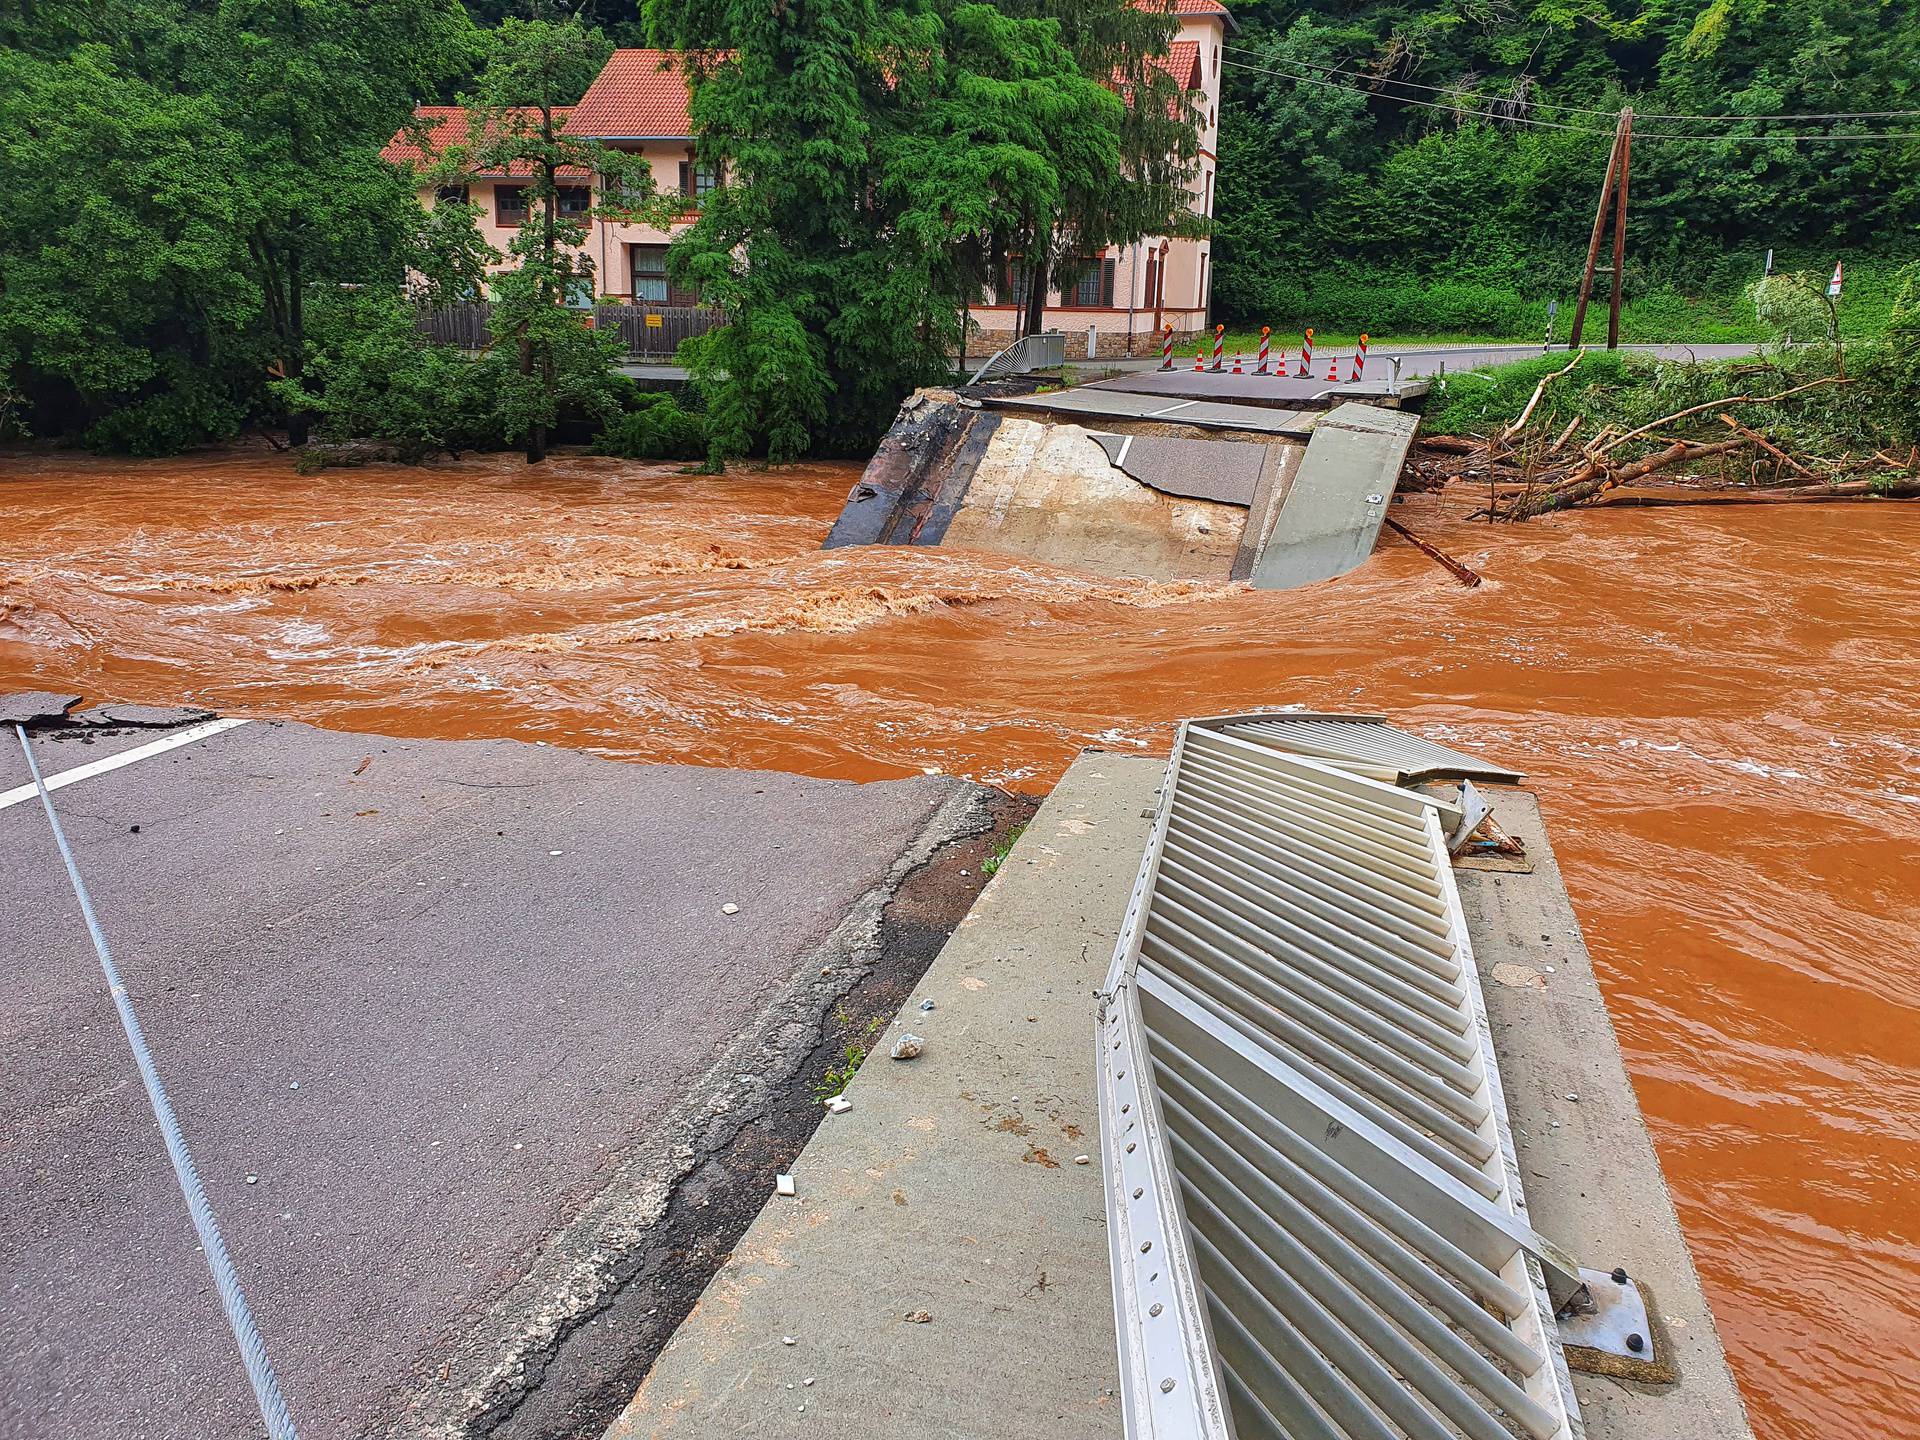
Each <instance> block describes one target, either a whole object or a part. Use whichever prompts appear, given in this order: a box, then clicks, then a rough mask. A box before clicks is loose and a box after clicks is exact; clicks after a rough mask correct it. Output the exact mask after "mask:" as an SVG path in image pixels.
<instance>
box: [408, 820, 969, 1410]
mask: <svg viewBox="0 0 1920 1440" xmlns="http://www.w3.org/2000/svg"><path fill="white" fill-rule="evenodd" d="M955 783H956V785H957V786H958V788H956V789H955V790H954V792H953V793H952V794H951V795H949V796H948V797H947V798H946V799H945V800H943V801H941V802H940V804H939V805H938V806H936V807H935V808H934V811H933V813H932V814H931V815H930V816H929V817H928V818H927V820H926V822H925V824H923V825H922V827H921V829H920V831H919V833H918V834H917V835H916V836H915V838H914V840H913V842H912V844H910V845H909V846H908V847H907V848H906V849H905V850H903V851H902V852H901V853H900V855H899V856H898V857H897V858H896V859H895V860H894V863H893V864H892V866H891V867H890V868H889V869H888V872H887V874H886V875H885V877H883V878H882V879H881V880H880V881H879V882H878V883H877V884H875V885H874V886H873V887H872V888H871V889H870V890H868V891H867V893H866V894H865V895H863V896H862V897H861V898H860V899H859V900H858V901H856V902H855V904H854V906H853V907H852V909H850V910H849V911H848V913H847V915H846V917H845V918H844V919H843V920H842V921H841V922H840V924H839V925H837V926H836V927H835V928H834V930H833V931H832V933H830V934H829V935H828V936H827V937H826V939H825V940H823V941H822V942H821V943H820V944H819V946H818V947H816V948H815V950H814V951H813V953H812V954H810V955H808V956H807V957H806V958H805V959H803V960H802V961H801V962H800V964H799V966H798V968H797V969H796V972H795V978H794V980H793V981H792V982H791V983H790V984H789V985H788V986H787V988H786V989H784V990H783V991H781V992H780V993H779V994H778V995H776V996H774V997H773V999H771V1000H770V1001H769V1002H768V1003H767V1005H766V1006H765V1007H763V1009H762V1010H761V1011H760V1013H759V1014H758V1016H756V1017H755V1019H754V1021H753V1023H752V1024H750V1025H748V1026H747V1027H745V1028H744V1029H742V1030H741V1032H740V1033H739V1034H738V1035H737V1036H736V1037H735V1038H734V1040H733V1042H732V1043H731V1044H730V1045H729V1046H728V1047H727V1048H726V1050H725V1051H723V1052H722V1053H721V1054H720V1056H719V1057H718V1058H717V1059H716V1060H715V1061H714V1063H713V1064H712V1065H711V1066H710V1067H709V1068H708V1070H707V1072H706V1074H705V1075H704V1076H703V1077H702V1078H701V1080H700V1081H699V1083H698V1084H697V1085H695V1086H694V1087H692V1090H691V1092H690V1095H689V1097H688V1098H689V1101H690V1102H691V1103H687V1104H685V1105H684V1107H683V1109H682V1111H681V1114H682V1115H683V1116H684V1117H688V1118H682V1119H680V1120H678V1121H677V1122H675V1123H673V1124H672V1125H671V1126H670V1128H668V1129H666V1130H664V1131H662V1132H660V1133H658V1134H656V1135H655V1136H653V1137H652V1138H651V1139H650V1140H648V1141H646V1142H645V1143H643V1144H642V1145H640V1146H638V1147H637V1148H636V1149H634V1150H633V1151H631V1152H629V1154H628V1155H627V1156H626V1157H625V1158H624V1160H622V1161H621V1163H620V1164H619V1165H618V1167H617V1168H615V1169H614V1170H613V1171H612V1172H611V1173H610V1174H609V1175H608V1176H607V1179H606V1182H605V1184H604V1185H603V1186H602V1187H601V1189H600V1190H599V1192H598V1193H597V1194H596V1195H594V1196H593V1197H592V1198H591V1199H590V1200H588V1201H587V1202H586V1204H585V1205H584V1206H583V1207H582V1208H581V1209H580V1210H579V1211H578V1212H577V1213H576V1214H575V1215H574V1216H573V1218H572V1219H571V1220H570V1221H569V1222H568V1223H567V1224H566V1225H565V1226H564V1227H563V1228H562V1229H560V1230H559V1231H558V1232H556V1233H555V1234H554V1235H553V1236H551V1237H550V1238H549V1239H548V1241H547V1243H546V1245H545V1246H544V1248H543V1249H542V1250H541V1251H540V1253H539V1254H538V1255H536V1256H535V1257H533V1258H532V1260H531V1261H530V1262H529V1263H528V1265H527V1266H526V1268H525V1269H524V1270H523V1271H522V1273H521V1274H520V1276H519V1278H518V1279H517V1280H516V1281H515V1282H514V1283H513V1284H512V1285H510V1286H509V1287H508V1288H507V1289H506V1290H505V1291H503V1292H502V1293H501V1294H500V1295H499V1296H497V1297H496V1298H495V1300H494V1302H493V1303H492V1304H491V1305H490V1306H489V1307H488V1309H487V1311H486V1313H485V1314H484V1315H483V1316H482V1317H481V1318H480V1319H479V1320H478V1321H476V1322H475V1323H473V1324H472V1325H470V1326H469V1327H468V1329H467V1330H466V1332H465V1334H463V1335H462V1336H460V1337H459V1339H458V1340H457V1341H456V1342H455V1344H454V1345H453V1347H452V1349H451V1352H450V1353H448V1354H445V1355H443V1356H442V1357H440V1359H441V1363H440V1367H439V1370H438V1372H437V1374H434V1375H427V1374H421V1375H418V1376H417V1377H416V1379H417V1382H418V1386H419V1388H418V1389H417V1391H416V1393H415V1394H414V1396H413V1398H412V1399H411V1400H410V1401H408V1402H407V1403H406V1405H405V1407H404V1409H403V1410H402V1411H401V1413H400V1414H399V1415H398V1416H397V1417H396V1418H395V1419H394V1420H393V1421H392V1422H391V1423H390V1424H389V1425H388V1426H387V1427H386V1428H385V1430H384V1431H383V1432H382V1433H384V1434H385V1435H387V1436H388V1437H391V1440H401V1437H407V1440H468V1437H472V1436H476V1435H484V1434H487V1433H489V1432H490V1431H491V1430H493V1429H494V1428H495V1427H497V1426H498V1425H499V1424H500V1422H501V1421H502V1420H504V1419H505V1418H506V1417H507V1416H509V1415H511V1414H512V1412H513V1411H514V1409H515V1408H516V1407H517V1406H518V1404H519V1402H520V1401H521V1400H522V1399H523V1398H524V1397H525V1396H526V1395H527V1394H528V1393H529V1392H530V1391H532V1390H533V1389H534V1388H535V1387H537V1386H538V1385H539V1383H540V1380H541V1376H542V1374H543V1372H544V1370H545V1368H546V1365H547V1362H548V1361H549V1360H550V1359H551V1358H552V1357H553V1356H554V1355H555V1354H556V1352H557V1351H558V1350H559V1348H560V1347H561V1345H562V1344H563V1343H564V1342H565V1341H566V1339H567V1338H568V1336H569V1335H571V1334H572V1333H573V1332H574V1331H575V1330H577V1329H578V1328H579V1327H580V1326H582V1325H584V1324H586V1323H587V1322H588V1321H589V1320H591V1319H592V1318H593V1317H594V1315H595V1314H596V1313H597V1312H598V1311H600V1310H601V1309H603V1308H604V1307H605V1306H606V1305H607V1303H608V1302H609V1301H610V1300H611V1298H612V1297H613V1296H614V1295H616V1294H617V1293H618V1292H619V1290H620V1288H621V1287H622V1286H623V1285H624V1284H625V1283H626V1281H627V1278H628V1277H629V1275H630V1274H631V1273H632V1269H633V1267H634V1265H635V1264H636V1263H637V1261H638V1260H639V1259H640V1258H641V1257H643V1256H644V1254H645V1253H646V1251H647V1250H648V1249H649V1248H650V1246H651V1245H653V1244H654V1243H655V1241H656V1236H657V1231H658V1229H659V1227H660V1226H661V1224H662V1222H663V1221H664V1220H665V1218H666V1216H667V1212H668V1209H669V1207H670V1206H671V1204H672V1201H673V1197H674V1194H675V1192H676V1191H677V1190H678V1189H679V1187H680V1186H681V1184H682V1183H683V1182H684V1181H686V1180H687V1179H688V1178H689V1177H690V1176H691V1175H693V1174H694V1173H695V1172H696V1171H697V1170H698V1169H699V1168H700V1167H701V1166H702V1165H703V1164H704V1163H705V1161H706V1160H707V1158H708V1157H709V1156H711V1155H713V1154H714V1153H716V1152H717V1151H719V1150H721V1149H722V1148H724V1147H725V1146H726V1145H727V1144H728V1143H729V1142H730V1141H731V1140H732V1139H733V1138H734V1137H735V1136H736V1135H738V1133H739V1132H740V1131H741V1130H742V1129H743V1128H744V1127H746V1126H747V1125H749V1124H751V1123H752V1122H753V1121H754V1120H755V1119H756V1118H758V1117H760V1116H762V1115H764V1114H765V1113H767V1111H768V1110H769V1109H770V1108H771V1106H772V1104H773V1102H774V1100H775V1099H776V1098H777V1097H778V1096H780V1095H782V1094H784V1093H785V1092H786V1091H787V1090H788V1089H789V1088H790V1087H791V1086H792V1085H793V1083H794V1082H795V1080H796V1079H797V1078H798V1077H799V1076H800V1074H801V1073H802V1072H803V1071H804V1070H805V1068H806V1066H807V1064H808V1063H809V1061H810V1059H811V1058H812V1056H813V1054H814V1051H815V1049H816V1048H817V1044H818V1042H819V1040H820V1038H821V1036H822V1035H823V1033H824V1029H825V1025H826V1021H827V1018H828V1016H829V1015H830V1014H831V1012H832V1010H833V1008H834V1006H835V1004H836V1003H837V1002H838V1001H839V1000H840V999H841V998H842V997H843V996H844V995H846V994H847V993H848V992H849V991H851V990H852V989H853V988H854V987H855V986H856V985H858V984H859V982H860V981H861V979H862V978H864V977H865V976H866V975H867V973H868V972H869V971H870V969H871V968H872V966H873V963H874V961H875V959H876V958H877V956H878V952H879V947H880V944H881V941H882V926H883V921H884V919H885V916H886V911H887V907H888V905H889V903H890V902H891V901H892V899H893V896H894V895H895V893H896V892H897V891H898V890H899V888H900V886H901V885H902V884H903V883H904V882H905V881H906V880H907V878H908V877H909V876H910V875H912V874H913V873H914V872H915V871H917V870H919V869H920V868H921V867H923V866H925V865H927V864H928V863H929V862H931V861H932V860H933V859H934V858H935V856H936V855H937V854H938V852H939V851H941V850H942V849H944V848H946V847H947V846H949V845H952V844H956V843H959V842H962V841H964V840H967V839H969V838H971V837H973V836H977V835H979V834H981V833H982V832H983V831H985V830H987V829H990V828H991V827H992V824H993V819H992V815H991V813H990V809H989V806H990V803H991V799H992V796H993V792H992V791H990V790H988V789H987V788H986V787H984V786H979V785H973V784H970V783H967V782H955ZM796 1036H799V1037H803V1039H802V1040H801V1043H794V1041H795V1037H796ZM769 1058H772V1059H774V1060H775V1061H776V1062H777V1063H776V1064H774V1065H772V1066H769V1065H768V1060H769ZM823 1113H824V1111H820V1110H818V1109H816V1112H815V1119H816V1121H817V1119H818V1116H819V1115H820V1114H823ZM692 1117H699V1118H692ZM802 1143H804V1137H803V1138H802ZM771 1193H772V1180H771V1176H769V1179H768V1194H769V1196H770V1195H771ZM757 1213H758V1211H757V1210H754V1209H750V1210H749V1212H748V1217H747V1218H748V1220H749V1222H750V1221H751V1219H752V1217H753V1215H754V1214H757ZM720 1259H724V1256H721V1257H716V1262H715V1263H716V1266H717V1264H718V1263H719V1260H720ZM526 1317H531V1318H530V1319H528V1318H526Z"/></svg>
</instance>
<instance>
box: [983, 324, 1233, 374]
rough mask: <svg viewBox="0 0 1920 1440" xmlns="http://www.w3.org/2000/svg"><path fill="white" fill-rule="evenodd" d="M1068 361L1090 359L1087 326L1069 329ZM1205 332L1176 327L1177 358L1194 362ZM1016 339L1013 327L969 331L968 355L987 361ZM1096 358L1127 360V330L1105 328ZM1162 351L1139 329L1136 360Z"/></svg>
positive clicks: (1098, 338) (1097, 336) (1134, 351)
mask: <svg viewBox="0 0 1920 1440" xmlns="http://www.w3.org/2000/svg"><path fill="white" fill-rule="evenodd" d="M1066 333H1067V364H1069V365H1072V364H1075V363H1078V362H1084V361H1085V360H1086V359H1087V330H1086V327H1085V326H1084V325H1083V326H1081V327H1080V328H1079V329H1078V330H1071V329H1070V330H1068V331H1067V332H1066ZM1201 333H1202V332H1200V331H1198V330H1185V331H1181V330H1176V331H1174V332H1173V353H1174V355H1175V357H1176V358H1177V357H1178V356H1180V355H1181V354H1182V353H1183V352H1184V354H1185V355H1186V357H1187V359H1188V362H1189V363H1191V362H1192V358H1193V347H1194V346H1195V345H1196V344H1198V343H1199V340H1200V335H1201ZM1013 341H1014V334H1013V332H1012V331H1011V330H969V331H968V333H967V358H968V359H969V360H985V359H986V358H987V357H988V356H989V355H992V354H995V353H996V352H998V351H1001V350H1004V349H1006V347H1007V346H1009V345H1011V344H1012V343H1013ZM1094 341H1095V348H1096V350H1097V354H1096V356H1095V358H1096V359H1100V360H1120V359H1124V358H1125V357H1126V356H1127V355H1128V353H1129V351H1128V349H1127V335H1126V332H1125V331H1124V330H1121V331H1110V330H1101V331H1098V332H1096V334H1095V336H1094ZM1159 353H1160V341H1159V340H1158V339H1156V338H1155V337H1154V336H1153V335H1151V334H1149V333H1148V332H1147V331H1145V330H1136V331H1135V332H1134V334H1133V349H1132V351H1131V354H1132V355H1133V357H1134V358H1135V359H1142V358H1145V357H1148V356H1155V355H1158V354H1159Z"/></svg>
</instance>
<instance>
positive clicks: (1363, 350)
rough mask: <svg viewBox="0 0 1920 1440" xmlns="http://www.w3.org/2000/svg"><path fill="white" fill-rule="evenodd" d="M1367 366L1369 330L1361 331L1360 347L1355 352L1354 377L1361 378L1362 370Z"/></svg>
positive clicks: (1355, 379)
mask: <svg viewBox="0 0 1920 1440" xmlns="http://www.w3.org/2000/svg"><path fill="white" fill-rule="evenodd" d="M1366 368H1367V332H1366V331H1364V330H1362V331H1361V332H1360V348H1359V349H1358V350H1356V351H1354V352H1353V379H1354V381H1356V382H1357V381H1358V380H1359V379H1360V372H1361V371H1363V370H1365V369H1366Z"/></svg>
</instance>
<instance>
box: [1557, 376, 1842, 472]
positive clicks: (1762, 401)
mask: <svg viewBox="0 0 1920 1440" xmlns="http://www.w3.org/2000/svg"><path fill="white" fill-rule="evenodd" d="M1849 383H1851V382H1849V381H1847V380H1843V379H1842V378H1841V377H1840V376H1838V375H1824V376H1822V377H1821V378H1820V379H1818V380H1813V381H1809V382H1808V383H1807V384H1805V385H1796V386H1794V387H1793V389H1791V390H1782V391H1781V392H1780V393H1779V394H1778V395H1729V396H1727V397H1726V398H1725V399H1723V400H1709V401H1707V403H1706V404H1704V405H1689V406H1688V407H1687V408H1686V409H1685V410H1676V411H1674V412H1673V414H1671V415H1662V416H1661V417H1660V418H1659V419H1658V420H1650V421H1648V422H1647V423H1646V424H1645V425H1642V426H1641V427H1640V428H1639V429H1638V430H1629V431H1627V433H1626V434H1624V435H1622V436H1620V437H1619V438H1618V439H1617V440H1610V441H1608V442H1607V444H1606V445H1604V446H1602V447H1601V448H1600V449H1598V450H1591V449H1590V451H1589V453H1591V454H1594V455H1605V454H1608V453H1609V452H1611V451H1613V450H1617V449H1618V448H1619V447H1620V446H1622V445H1624V444H1626V443H1627V441H1629V440H1636V439H1638V438H1639V437H1640V436H1642V435H1645V434H1646V433H1647V432H1648V431H1649V430H1659V429H1662V428H1663V427H1665V426H1668V425H1671V424H1672V423H1673V422H1674V421H1676V420H1684V419H1686V418H1687V416H1689V415H1698V414H1700V413H1701V412H1702V411H1704V410H1717V409H1719V408H1720V407H1721V406H1723V405H1771V404H1773V403H1774V402H1775V401H1776V400H1785V399H1788V398H1789V397H1791V396H1794V395H1800V394H1804V393H1805V392H1806V391H1808V390H1818V389H1819V388H1820V387H1821V386H1822V385H1846V384H1849Z"/></svg>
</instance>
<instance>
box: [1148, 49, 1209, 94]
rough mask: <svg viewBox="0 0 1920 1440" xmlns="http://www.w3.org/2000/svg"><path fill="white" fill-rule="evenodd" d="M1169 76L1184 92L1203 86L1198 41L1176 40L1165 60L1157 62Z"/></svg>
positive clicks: (1155, 62)
mask: <svg viewBox="0 0 1920 1440" xmlns="http://www.w3.org/2000/svg"><path fill="white" fill-rule="evenodd" d="M1153 63H1154V64H1156V65H1158V66H1159V67H1160V68H1161V69H1162V70H1164V71H1166V72H1167V74H1169V75H1171V76H1172V77H1173V78H1174V80H1175V81H1176V82H1177V83H1178V84H1179V85H1180V88H1181V89H1183V90H1198V89H1200V87H1201V84H1202V78H1201V74H1200V42H1199V41H1198V40H1176V41H1174V42H1173V45H1172V47H1171V48H1170V49H1169V50H1168V51H1167V56H1166V58H1165V59H1164V60H1155V61H1154V62H1153Z"/></svg>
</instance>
